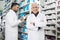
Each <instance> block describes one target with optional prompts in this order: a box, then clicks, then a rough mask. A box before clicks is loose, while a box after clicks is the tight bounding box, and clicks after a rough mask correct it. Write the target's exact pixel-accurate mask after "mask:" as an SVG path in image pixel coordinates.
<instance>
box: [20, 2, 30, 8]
mask: <svg viewBox="0 0 60 40" xmlns="http://www.w3.org/2000/svg"><path fill="white" fill-rule="evenodd" d="M28 4H30V3H26V4H25V5H24V6H20V8H23V7H25V6H26V5H28Z"/></svg>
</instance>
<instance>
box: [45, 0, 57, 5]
mask: <svg viewBox="0 0 60 40" xmlns="http://www.w3.org/2000/svg"><path fill="white" fill-rule="evenodd" d="M52 3H56V1H52V2H45V5H49V4H52Z"/></svg>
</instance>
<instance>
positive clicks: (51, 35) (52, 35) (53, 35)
mask: <svg viewBox="0 0 60 40" xmlns="http://www.w3.org/2000/svg"><path fill="white" fill-rule="evenodd" d="M45 35H49V36H56V35H54V34H48V33H46V34H45Z"/></svg>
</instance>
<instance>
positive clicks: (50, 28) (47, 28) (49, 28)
mask: <svg viewBox="0 0 60 40" xmlns="http://www.w3.org/2000/svg"><path fill="white" fill-rule="evenodd" d="M44 29H45V30H55V29H56V28H53V27H48V26H46V27H45V28H44Z"/></svg>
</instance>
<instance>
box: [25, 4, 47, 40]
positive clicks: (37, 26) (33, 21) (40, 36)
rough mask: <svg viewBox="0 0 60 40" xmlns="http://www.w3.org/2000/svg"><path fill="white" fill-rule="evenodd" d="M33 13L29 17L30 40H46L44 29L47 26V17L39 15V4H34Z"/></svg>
mask: <svg viewBox="0 0 60 40" xmlns="http://www.w3.org/2000/svg"><path fill="white" fill-rule="evenodd" d="M31 7H32V13H31V14H29V16H28V17H27V24H26V26H27V29H28V40H45V39H44V37H45V36H44V27H45V26H46V17H45V15H44V14H42V13H39V10H38V9H39V7H38V4H37V3H32V6H31Z"/></svg>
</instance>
